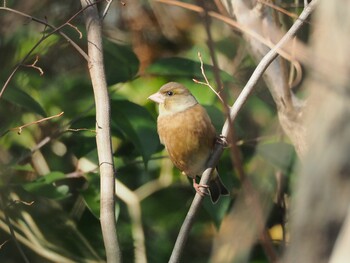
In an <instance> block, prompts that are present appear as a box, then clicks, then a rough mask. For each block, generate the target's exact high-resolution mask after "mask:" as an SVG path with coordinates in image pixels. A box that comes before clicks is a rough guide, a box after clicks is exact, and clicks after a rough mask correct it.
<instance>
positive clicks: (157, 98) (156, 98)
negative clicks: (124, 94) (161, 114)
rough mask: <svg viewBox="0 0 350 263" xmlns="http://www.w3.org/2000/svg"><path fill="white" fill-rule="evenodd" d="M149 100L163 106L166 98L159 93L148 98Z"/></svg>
mask: <svg viewBox="0 0 350 263" xmlns="http://www.w3.org/2000/svg"><path fill="white" fill-rule="evenodd" d="M148 99H149V100H153V101H154V102H156V103H159V104H162V103H164V96H163V95H162V94H160V93H159V92H157V93H154V94H152V95H151V96H149V97H148Z"/></svg>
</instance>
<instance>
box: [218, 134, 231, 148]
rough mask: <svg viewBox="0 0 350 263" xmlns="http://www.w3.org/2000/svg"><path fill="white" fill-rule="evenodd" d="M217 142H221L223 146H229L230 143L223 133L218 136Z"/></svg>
mask: <svg viewBox="0 0 350 263" xmlns="http://www.w3.org/2000/svg"><path fill="white" fill-rule="evenodd" d="M216 142H217V143H218V144H221V145H222V147H224V148H226V147H228V146H229V144H228V142H227V138H226V137H225V136H224V135H222V134H220V135H219V136H218V137H217V138H216Z"/></svg>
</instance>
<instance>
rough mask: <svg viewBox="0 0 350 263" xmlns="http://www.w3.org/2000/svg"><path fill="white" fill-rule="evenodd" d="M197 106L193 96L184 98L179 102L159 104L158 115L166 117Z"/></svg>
mask: <svg viewBox="0 0 350 263" xmlns="http://www.w3.org/2000/svg"><path fill="white" fill-rule="evenodd" d="M196 104H198V102H197V100H196V99H195V98H194V97H193V96H186V97H184V98H181V100H177V101H171V103H162V104H159V115H162V116H166V115H172V114H175V113H178V112H181V111H184V110H187V109H188V108H190V107H192V106H194V105H196Z"/></svg>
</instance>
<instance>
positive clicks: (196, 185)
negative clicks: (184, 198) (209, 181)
mask: <svg viewBox="0 0 350 263" xmlns="http://www.w3.org/2000/svg"><path fill="white" fill-rule="evenodd" d="M193 188H194V189H195V190H196V192H197V193H198V194H199V195H200V196H203V197H204V196H206V195H209V193H208V190H206V189H209V185H206V184H197V183H196V180H195V179H193ZM201 188H204V189H205V192H203V191H202V190H201Z"/></svg>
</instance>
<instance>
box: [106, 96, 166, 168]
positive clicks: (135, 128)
mask: <svg viewBox="0 0 350 263" xmlns="http://www.w3.org/2000/svg"><path fill="white" fill-rule="evenodd" d="M156 127H157V124H156V122H155V120H154V119H153V117H152V116H151V115H150V113H149V112H148V111H147V110H146V109H144V108H143V107H141V106H140V105H138V104H135V103H132V102H130V101H127V100H113V101H112V132H113V130H115V129H117V130H119V131H120V132H121V133H122V134H123V135H124V136H125V138H128V139H129V140H130V142H131V143H132V144H133V145H134V146H135V148H136V149H137V150H138V152H139V153H140V155H141V156H142V158H143V161H144V164H145V165H146V166H147V162H148V160H149V159H150V157H151V156H152V154H154V153H155V152H156V151H157V149H158V148H159V145H160V142H159V137H158V134H157V130H156ZM114 132H115V131H114Z"/></svg>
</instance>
